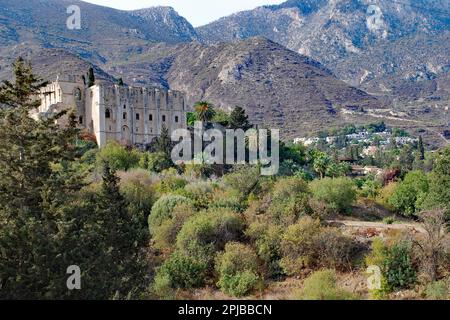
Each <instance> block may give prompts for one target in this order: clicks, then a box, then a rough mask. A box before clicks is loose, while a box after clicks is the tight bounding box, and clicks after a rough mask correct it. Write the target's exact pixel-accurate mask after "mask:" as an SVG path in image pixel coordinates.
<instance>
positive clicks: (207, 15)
mask: <svg viewBox="0 0 450 320" xmlns="http://www.w3.org/2000/svg"><path fill="white" fill-rule="evenodd" d="M84 1H86V2H90V3H94V4H98V5H102V6H107V7H111V8H116V9H122V10H133V9H141V8H148V7H153V6H171V7H173V8H175V10H177V11H178V13H179V14H180V15H182V16H183V17H185V18H186V19H188V20H189V22H190V23H192V24H193V25H194V26H195V27H198V26H201V25H204V24H207V23H208V22H211V21H214V20H216V19H218V18H220V17H223V16H227V15H230V14H232V13H235V12H238V11H242V10H249V9H253V8H256V7H258V6H262V5H268V4H279V3H282V2H284V1H285V0H84Z"/></svg>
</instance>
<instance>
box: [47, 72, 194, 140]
mask: <svg viewBox="0 0 450 320" xmlns="http://www.w3.org/2000/svg"><path fill="white" fill-rule="evenodd" d="M40 98H41V101H42V104H41V106H40V107H39V113H40V114H45V113H48V112H55V111H58V110H61V109H63V108H74V109H76V114H77V119H78V123H79V126H80V127H81V128H85V129H86V130H87V131H88V132H89V133H92V134H94V135H95V137H96V139H97V143H98V145H99V146H100V147H102V146H104V145H105V144H106V143H107V141H109V140H116V141H118V142H120V143H123V144H127V145H148V144H150V143H151V142H152V140H154V139H155V138H156V137H158V136H159V135H160V134H161V130H162V128H163V127H166V128H167V129H168V130H169V133H171V132H172V131H173V130H175V129H179V128H185V127H186V112H187V106H186V103H185V97H184V95H183V93H181V92H178V91H171V90H169V91H166V90H162V89H159V88H153V87H142V88H141V87H129V86H119V85H116V84H112V83H109V82H99V83H97V84H96V85H94V86H92V87H90V88H86V86H85V85H84V82H83V80H82V79H81V78H76V77H71V78H67V77H66V78H64V79H61V78H58V79H57V81H56V82H53V83H51V84H49V85H48V86H47V87H45V88H43V89H42V90H41V96H40Z"/></svg>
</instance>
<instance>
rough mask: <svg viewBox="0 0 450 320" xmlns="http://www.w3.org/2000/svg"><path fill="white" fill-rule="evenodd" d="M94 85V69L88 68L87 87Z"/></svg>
mask: <svg viewBox="0 0 450 320" xmlns="http://www.w3.org/2000/svg"><path fill="white" fill-rule="evenodd" d="M93 85H95V75H94V68H92V67H90V68H89V72H88V87H89V88H90V87H92V86H93Z"/></svg>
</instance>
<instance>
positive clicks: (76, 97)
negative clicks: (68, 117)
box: [74, 88, 81, 101]
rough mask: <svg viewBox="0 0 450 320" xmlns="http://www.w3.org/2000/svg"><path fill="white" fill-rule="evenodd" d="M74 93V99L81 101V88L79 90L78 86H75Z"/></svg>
mask: <svg viewBox="0 0 450 320" xmlns="http://www.w3.org/2000/svg"><path fill="white" fill-rule="evenodd" d="M74 95H75V99H76V100H77V101H81V90H80V89H79V88H76V89H75V93H74Z"/></svg>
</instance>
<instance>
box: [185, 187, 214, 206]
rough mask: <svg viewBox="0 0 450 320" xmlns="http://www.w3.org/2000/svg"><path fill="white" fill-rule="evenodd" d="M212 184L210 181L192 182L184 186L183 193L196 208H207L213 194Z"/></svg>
mask: <svg viewBox="0 0 450 320" xmlns="http://www.w3.org/2000/svg"><path fill="white" fill-rule="evenodd" d="M214 191H215V188H214V185H213V184H212V183H211V182H206V181H199V182H193V183H190V184H188V185H186V186H185V187H184V192H183V194H184V195H185V196H186V197H188V198H189V199H191V200H192V202H193V204H194V206H195V208H197V209H198V210H201V209H207V208H208V207H209V206H210V204H211V201H212V197H213V195H214Z"/></svg>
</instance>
